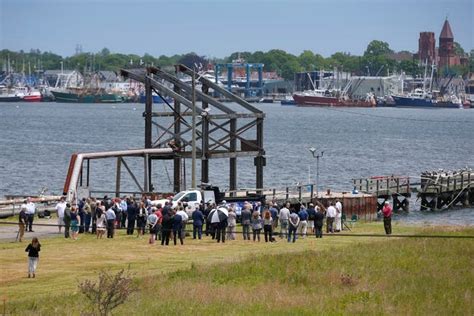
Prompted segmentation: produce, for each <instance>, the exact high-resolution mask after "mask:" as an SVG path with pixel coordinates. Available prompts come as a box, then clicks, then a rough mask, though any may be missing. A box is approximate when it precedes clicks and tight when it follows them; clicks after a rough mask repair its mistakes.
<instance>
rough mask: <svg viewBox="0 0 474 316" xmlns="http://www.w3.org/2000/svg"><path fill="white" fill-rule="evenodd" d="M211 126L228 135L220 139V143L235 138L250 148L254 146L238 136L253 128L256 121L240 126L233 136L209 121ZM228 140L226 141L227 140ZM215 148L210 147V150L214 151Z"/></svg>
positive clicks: (228, 131)
mask: <svg viewBox="0 0 474 316" xmlns="http://www.w3.org/2000/svg"><path fill="white" fill-rule="evenodd" d="M210 123H211V124H213V125H214V126H216V127H218V128H219V129H222V130H223V131H225V132H227V133H228V134H229V135H226V136H224V137H223V138H221V141H229V140H230V139H231V137H236V138H238V139H240V141H242V142H243V143H246V144H247V145H249V146H251V147H254V146H255V144H254V143H252V142H249V141H248V140H247V139H245V138H243V137H242V136H239V135H240V134H241V133H243V132H245V131H247V130H248V129H250V128H251V127H253V126H254V125H255V124H256V121H253V122H250V123H248V124H246V125H244V126H242V127H241V128H239V129H238V130H237V131H236V132H235V134H232V136H231V131H230V130H228V129H225V128H223V127H221V126H220V125H217V124H216V123H214V122H213V121H210ZM227 139H228V140H227ZM214 149H215V148H213V147H211V150H214ZM258 149H259V150H261V147H259V148H258Z"/></svg>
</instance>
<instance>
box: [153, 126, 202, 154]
mask: <svg viewBox="0 0 474 316" xmlns="http://www.w3.org/2000/svg"><path fill="white" fill-rule="evenodd" d="M153 124H154V125H155V126H157V127H158V128H161V129H163V130H165V132H166V133H169V134H171V135H173V137H170V138H167V139H165V140H163V141H162V142H160V143H155V146H157V147H161V146H163V145H166V144H168V142H170V141H171V140H173V139H174V138H175V137H176V136H182V135H184V134H186V133H187V132H189V131H191V130H192V127H187V129H185V130H183V131H181V132H180V134H179V135H175V134H173V133H172V132H170V131H169V130H166V127H164V126H161V125H160V124H158V123H156V122H153ZM199 125H201V122H198V123H197V124H196V126H199ZM163 134H164V133H163ZM196 134H197V139H200V138H202V134H201V133H200V132H199V131H196ZM180 141H181V142H182V143H183V144H184V146H190V145H191V142H190V141H187V140H185V139H183V138H181V137H180ZM197 148H199V147H197Z"/></svg>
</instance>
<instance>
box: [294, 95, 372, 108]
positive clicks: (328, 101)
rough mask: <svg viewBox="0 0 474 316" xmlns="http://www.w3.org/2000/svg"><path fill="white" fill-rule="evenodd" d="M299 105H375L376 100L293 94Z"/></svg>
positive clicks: (366, 106) (365, 106)
mask: <svg viewBox="0 0 474 316" xmlns="http://www.w3.org/2000/svg"><path fill="white" fill-rule="evenodd" d="M293 99H294V100H295V102H296V104H297V105H298V106H337V107H339V106H340V107H364V108H368V107H374V106H375V102H371V101H356V100H343V99H339V98H336V97H323V96H312V95H299V94H295V95H293Z"/></svg>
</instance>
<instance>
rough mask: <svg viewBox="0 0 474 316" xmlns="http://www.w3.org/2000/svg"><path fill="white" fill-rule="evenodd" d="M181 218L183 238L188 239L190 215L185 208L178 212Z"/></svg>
mask: <svg viewBox="0 0 474 316" xmlns="http://www.w3.org/2000/svg"><path fill="white" fill-rule="evenodd" d="M176 214H178V215H179V216H181V221H182V223H181V224H182V225H181V238H182V239H184V238H185V237H186V224H187V223H188V219H189V215H188V213H186V211H185V210H184V207H183V206H181V207H179V209H178V211H177V212H176Z"/></svg>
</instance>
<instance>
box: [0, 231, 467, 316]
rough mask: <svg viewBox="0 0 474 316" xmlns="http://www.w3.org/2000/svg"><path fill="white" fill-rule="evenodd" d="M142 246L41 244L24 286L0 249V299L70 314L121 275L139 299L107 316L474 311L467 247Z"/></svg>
mask: <svg viewBox="0 0 474 316" xmlns="http://www.w3.org/2000/svg"><path fill="white" fill-rule="evenodd" d="M381 226H382V224H381V223H367V224H359V225H356V227H355V228H354V229H353V232H354V233H382V231H383V228H382V227H381ZM394 232H396V233H405V234H414V233H419V234H438V233H440V232H441V233H443V234H448V235H471V236H472V235H474V228H463V229H460V228H451V227H444V228H440V227H429V228H423V229H422V228H419V227H416V226H403V225H395V227H394ZM239 237H240V236H239ZM146 239H147V238H142V239H137V238H136V237H135V236H134V237H130V236H125V235H122V234H121V235H119V236H118V238H116V239H114V240H107V239H103V240H99V241H97V240H95V239H94V238H93V237H92V236H80V240H78V241H75V242H74V241H71V240H64V239H62V238H49V239H43V240H41V243H42V245H43V247H42V251H41V254H40V256H41V258H40V264H39V269H38V276H37V278H36V279H34V280H33V279H27V278H25V276H26V267H27V265H26V253H24V248H25V247H26V244H25V243H24V244H22V245H19V244H18V243H5V242H4V243H0V265H1V267H2V269H1V270H2V271H1V273H2V274H1V281H0V289H1V293H0V295H1V296H0V298H5V299H6V310H7V313H11V314H14V315H17V314H18V315H23V314H38V315H39V314H41V315H50V314H71V315H79V314H80V313H81V312H84V311H87V304H86V303H85V301H84V298H83V296H82V295H81V294H79V293H78V288H77V284H78V282H79V281H80V280H84V279H96V278H97V273H98V271H99V270H100V269H103V268H107V269H110V270H112V271H118V270H119V269H121V268H128V267H129V268H130V271H131V272H132V273H134V275H135V282H136V284H137V285H138V288H139V291H138V292H137V293H135V294H134V295H133V297H132V298H131V299H130V300H128V301H127V302H126V303H125V304H124V305H122V306H120V307H119V308H118V309H117V310H116V314H121V315H128V314H140V315H152V314H153V315H156V314H163V315H166V314H171V315H175V314H180V315H187V314H209V315H217V314H231V315H232V314H235V315H240V314H269V313H272V314H277V315H295V314H302V315H305V314H307V315H315V314H321V315H327V314H360V315H363V314H364V315H366V314H370V315H372V314H389V315H405V314H409V315H411V314H415V315H416V314H423V315H427V314H436V315H443V314H455V315H472V314H473V313H474V309H473V305H474V304H473V301H474V298H473V284H474V270H473V269H474V268H473V266H472V263H473V262H474V240H473V239H428V238H419V239H418V238H417V239H412V238H404V239H401V238H390V239H386V238H367V237H326V238H323V239H321V240H316V239H314V238H307V239H306V240H302V239H299V240H298V241H297V242H296V243H295V244H293V243H291V244H289V243H287V242H284V241H280V240H279V239H278V240H279V241H278V242H277V243H274V244H265V243H264V242H261V243H253V242H244V241H242V240H237V241H233V242H228V243H226V244H224V245H222V244H216V243H215V242H213V241H211V240H203V241H192V240H190V239H186V241H185V242H186V244H185V245H184V246H176V247H175V246H169V247H161V246H158V245H155V246H151V245H149V244H148V243H147V242H146ZM66 301H67V304H63V303H62V302H66ZM1 309H2V308H0V310H1Z"/></svg>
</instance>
